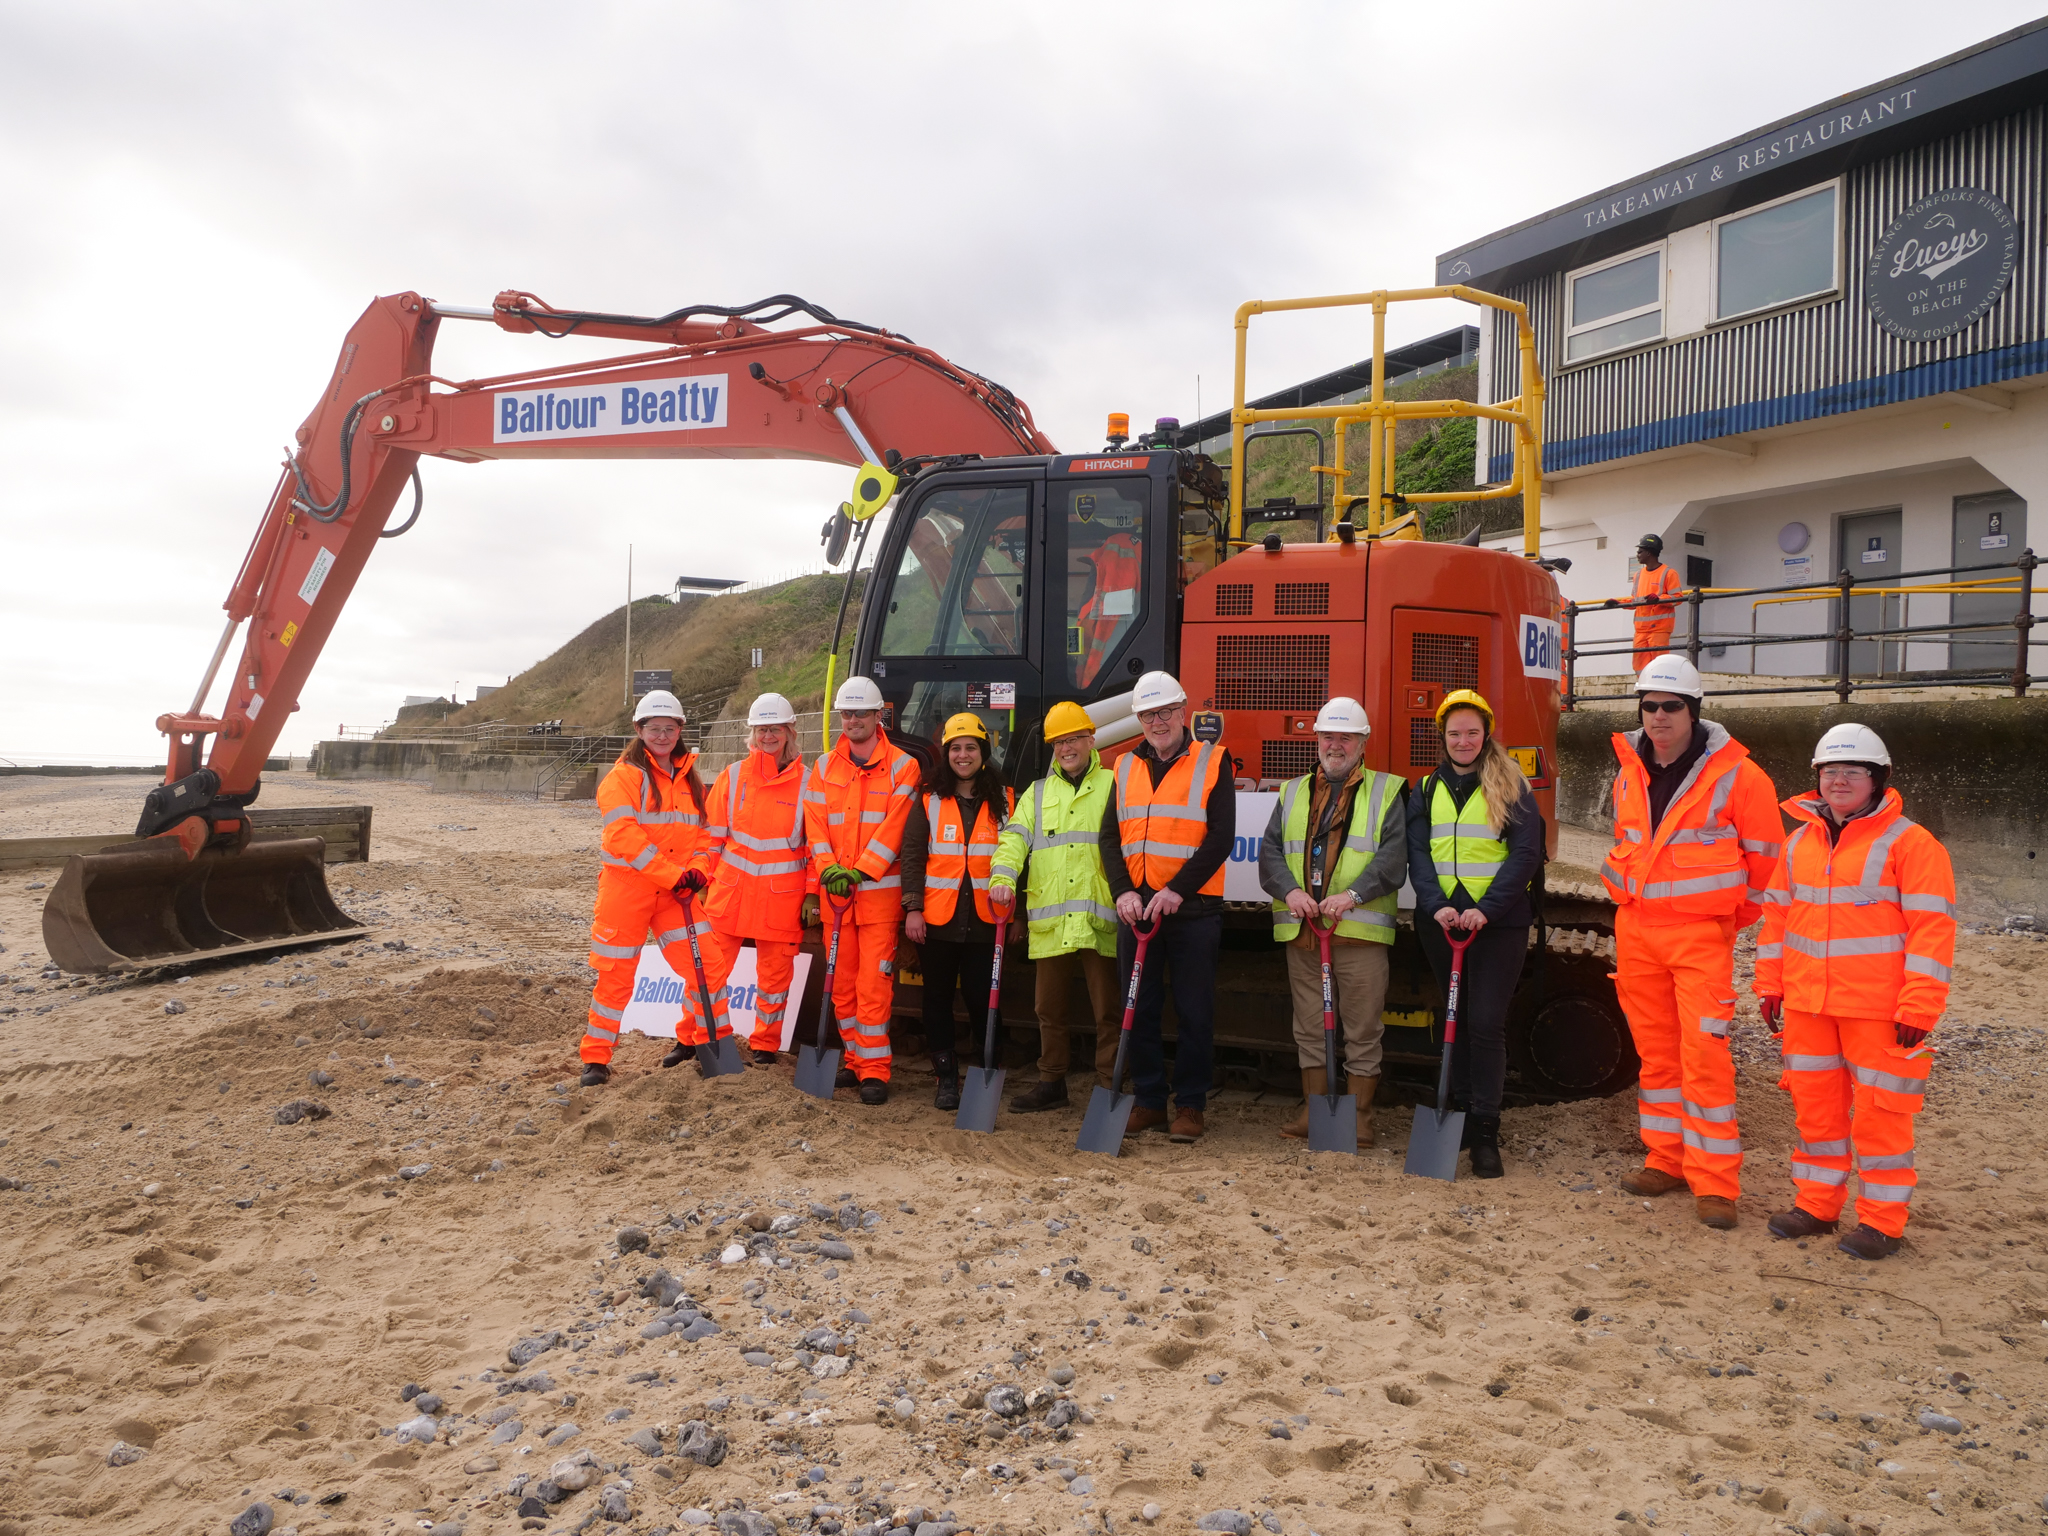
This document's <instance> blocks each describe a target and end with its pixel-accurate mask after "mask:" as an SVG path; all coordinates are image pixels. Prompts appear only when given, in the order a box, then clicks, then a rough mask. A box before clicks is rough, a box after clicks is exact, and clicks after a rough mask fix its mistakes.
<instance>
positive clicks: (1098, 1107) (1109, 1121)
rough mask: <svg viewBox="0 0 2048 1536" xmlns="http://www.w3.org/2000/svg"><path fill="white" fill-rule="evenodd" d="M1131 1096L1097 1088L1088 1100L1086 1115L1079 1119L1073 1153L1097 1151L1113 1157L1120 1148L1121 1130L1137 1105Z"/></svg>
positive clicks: (1128, 1121)
mask: <svg viewBox="0 0 2048 1536" xmlns="http://www.w3.org/2000/svg"><path fill="white" fill-rule="evenodd" d="M1137 1102H1138V1096H1137V1095H1136V1094H1135V1093H1112V1092H1111V1091H1110V1090H1109V1089H1107V1088H1097V1089H1096V1090H1095V1092H1094V1093H1093V1094H1092V1095H1091V1096H1090V1097H1089V1100H1088V1113H1087V1114H1085V1115H1083V1116H1082V1117H1081V1134H1080V1135H1078V1136H1076V1137H1075V1138H1074V1150H1075V1151H1076V1152H1100V1153H1101V1154H1102V1155H1103V1156H1104V1157H1116V1156H1117V1155H1119V1154H1120V1153H1121V1152H1122V1151H1123V1149H1124V1131H1125V1129H1126V1128H1127V1127H1128V1126H1129V1125H1130V1123H1131V1110H1132V1109H1133V1108H1135V1107H1136V1106H1137Z"/></svg>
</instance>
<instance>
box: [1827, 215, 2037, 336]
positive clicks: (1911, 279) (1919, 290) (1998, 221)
mask: <svg viewBox="0 0 2048 1536" xmlns="http://www.w3.org/2000/svg"><path fill="white" fill-rule="evenodd" d="M2019 240H2020V234H2019V224H2018V222H2017V221H2016V220H2015V219H2014V218H2013V216H2012V210H2011V209H2010V208H2008V207H2006V206H2005V204H2004V203H2003V202H2001V201H1999V199H1998V198H1997V197H1995V196H1994V195H1993V194H1991V193H1989V192H1986V191H1984V190H1983V189H1982V188H1979V187H1950V188H1949V189H1948V190H1947V191H1945V192H1937V193H1935V194H1934V195H1933V196H1932V197H1927V198H1922V199H1921V200H1920V201H1919V202H1917V203H1915V204H1914V205H1913V206H1912V207H1911V208H1908V209H1907V210H1906V211H1905V213H1904V214H1902V215H1900V217H1899V220H1898V222H1897V223H1895V224H1893V225H1892V227H1891V228H1890V229H1888V230H1886V231H1885V233H1884V238H1883V239H1882V240H1880V241H1878V242H1877V249H1876V250H1874V251H1872V252H1871V253H1870V265H1869V267H1868V268H1867V269H1866V271H1865V273H1864V282H1863V294H1864V302H1865V303H1866V304H1868V305H1869V306H1870V313H1871V314H1872V316H1874V317H1875V318H1876V320H1877V323H1878V324H1879V325H1881V326H1883V327H1884V328H1885V329H1886V330H1888V331H1890V332H1891V333H1892V334H1893V335H1894V336H1896V337H1898V338H1899V339H1900V340H1902V341H1939V340H1941V339H1942V338H1943V337H1944V336H1953V335H1955V334H1956V332H1958V331H1960V330H1962V329H1963V327H1964V326H1966V325H1969V324H1971V323H1972V322H1973V321H1975V320H1976V319H1977V318H1978V316H1980V315H1982V314H1983V313H1984V311H1985V310H1987V309H1989V308H1990V307H1991V306H1992V305H1993V304H1996V303H1997V302H1998V300H1999V297H2000V296H2001V295H2002V294H2003V293H2004V292H2005V290H2006V286H2007V284H2009V283H2010V282H2011V281H2012V269H2013V262H2014V259H2015V258H2016V257H2017V255H2018V254H2019Z"/></svg>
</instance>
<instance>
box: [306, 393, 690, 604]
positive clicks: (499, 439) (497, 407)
mask: <svg viewBox="0 0 2048 1536" xmlns="http://www.w3.org/2000/svg"><path fill="white" fill-rule="evenodd" d="M725 396H726V389H725V375H724V374H722V373H700V374H694V375H689V376H686V377H682V378H666V379H636V380H633V381H632V382H630V383H622V384H577V385H563V386H560V387H558V388H556V389H515V390H507V391H505V392H504V393H503V394H499V395H494V396H493V397H492V411H491V441H492V442H494V443H545V442H554V441H557V440H559V439H562V438H574V437H619V436H622V435H625V434H628V433H635V432H678V431H688V430H690V429H691V428H693V427H722V426H724V425H725V424H726V399H725ZM307 601H308V602H310V601H312V599H311V598H308V599H307Z"/></svg>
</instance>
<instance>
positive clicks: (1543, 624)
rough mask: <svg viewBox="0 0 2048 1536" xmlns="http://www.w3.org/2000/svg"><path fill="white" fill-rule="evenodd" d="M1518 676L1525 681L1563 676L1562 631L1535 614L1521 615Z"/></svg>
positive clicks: (1555, 622)
mask: <svg viewBox="0 0 2048 1536" xmlns="http://www.w3.org/2000/svg"><path fill="white" fill-rule="evenodd" d="M1522 672H1523V674H1524V675H1525V676H1528V677H1547V678H1549V679H1550V680H1551V681H1553V682H1556V681H1559V680H1561V679H1562V678H1563V676H1564V627H1563V626H1562V625H1561V624H1559V623H1558V622H1557V620H1555V619H1546V618H1544V617H1542V616H1541V615H1539V614H1534V613H1525V614H1523V615H1522Z"/></svg>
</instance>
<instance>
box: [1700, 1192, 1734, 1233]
mask: <svg viewBox="0 0 2048 1536" xmlns="http://www.w3.org/2000/svg"><path fill="white" fill-rule="evenodd" d="M1692 1208H1693V1209H1694V1210H1695V1211H1697V1212H1698V1213H1699V1218H1700V1225H1701V1226H1703V1227H1712V1228H1713V1229H1714V1230H1715V1231H1717V1232H1727V1231H1731V1230H1732V1229H1733V1228H1734V1226H1735V1202H1734V1201H1733V1200H1730V1199H1729V1198H1728V1197H1727V1196H1726V1195H1701V1196H1700V1197H1699V1198H1698V1199H1697V1200H1695V1201H1693V1203H1692Z"/></svg>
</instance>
